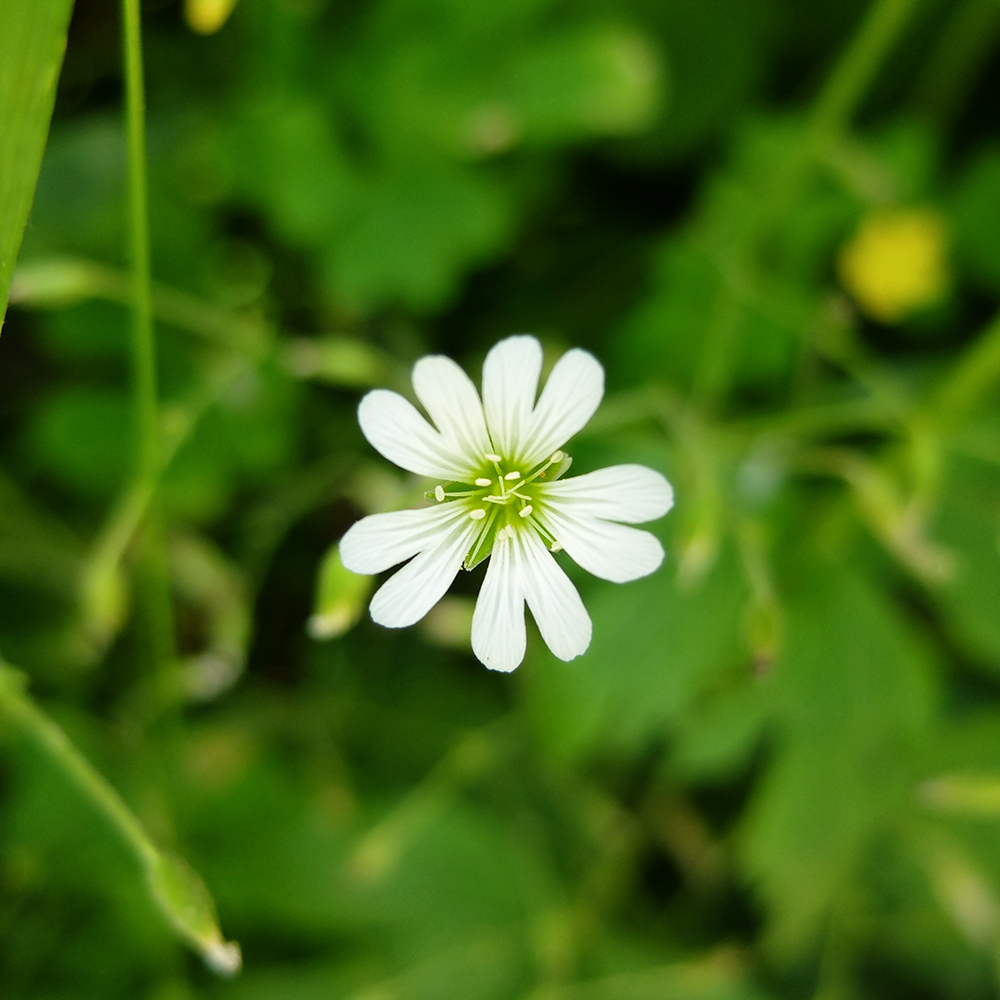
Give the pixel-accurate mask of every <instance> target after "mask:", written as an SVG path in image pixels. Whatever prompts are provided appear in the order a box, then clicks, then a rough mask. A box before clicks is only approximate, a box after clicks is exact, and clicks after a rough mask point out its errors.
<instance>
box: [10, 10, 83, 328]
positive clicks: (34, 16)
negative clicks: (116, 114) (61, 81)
mask: <svg viewBox="0 0 1000 1000" xmlns="http://www.w3.org/2000/svg"><path fill="white" fill-rule="evenodd" d="M72 9H73V3H72V0H33V2H32V3H24V2H23V0H0V25H3V30H2V31H0V136H3V141H2V142H0V327H2V324H3V315H4V313H5V312H6V311H7V295H8V294H9V292H10V282H11V278H12V276H13V274H14V262H15V261H16V260H17V252H18V250H19V249H20V246H21V237H22V236H23V234H24V227H25V224H26V223H27V221H28V212H29V211H30V209H31V199H32V196H33V195H34V191H35V183H36V181H37V180H38V171H39V168H40V167H41V163H42V152H43V151H44V149H45V137H46V135H47V134H48V130H49V119H50V118H51V116H52V105H53V103H54V101H55V96H56V81H57V80H58V78H59V68H60V67H61V66H62V59H63V52H64V50H65V48H66V29H67V26H68V24H69V15H70V11H71V10H72Z"/></svg>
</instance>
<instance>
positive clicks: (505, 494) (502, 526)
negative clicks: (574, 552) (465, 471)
mask: <svg viewBox="0 0 1000 1000" xmlns="http://www.w3.org/2000/svg"><path fill="white" fill-rule="evenodd" d="M569 461H570V459H569V456H567V455H566V453H565V452H563V451H557V452H556V453H555V454H554V455H552V457H551V458H550V459H549V460H548V461H547V462H543V463H542V464H541V465H539V466H538V467H536V468H533V469H529V470H524V469H523V468H518V467H517V463H513V462H510V461H508V460H506V459H504V458H503V457H502V456H500V455H495V454H486V455H484V456H483V466H482V468H481V469H480V470H479V475H478V476H476V477H475V479H473V481H472V482H471V483H470V484H468V485H465V484H461V483H451V484H448V486H445V485H438V486H435V487H434V492H433V493H432V494H428V495H427V498H428V499H431V498H432V497H433V499H434V500H436V501H437V502H438V503H444V502H445V501H449V500H457V501H461V502H462V503H463V504H464V506H465V508H466V510H467V511H468V516H469V519H470V520H472V521H475V522H477V523H479V524H480V525H481V528H480V530H479V531H478V532H477V534H476V541H475V544H474V546H473V548H472V550H471V552H470V553H469V554H468V556H467V558H466V560H465V566H466V568H467V569H471V568H472V566H474V565H476V564H477V563H478V562H481V561H482V560H483V559H484V558H486V556H487V555H489V553H490V552H491V551H492V549H493V544H494V542H495V541H496V540H497V539H500V538H505V537H509V536H512V535H513V534H514V532H515V530H517V529H519V528H521V527H526V526H527V525H529V524H530V525H531V526H532V528H534V530H535V531H537V532H538V533H539V534H541V535H542V537H543V538H544V539H545V540H546V542H547V543H549V544H550V547H551V548H552V549H553V551H556V550H557V549H558V548H559V546H558V543H556V541H555V539H553V538H551V537H550V535H549V532H548V531H546V530H545V529H544V528H543V527H542V525H541V524H540V523H539V522H538V520H537V511H536V508H537V505H538V492H539V491H538V487H539V486H540V485H541V481H545V480H546V479H548V480H549V481H551V480H552V479H555V478H557V477H558V476H559V475H560V474H561V473H562V472H564V471H565V470H566V469H567V468H568V467H569ZM553 467H555V468H553Z"/></svg>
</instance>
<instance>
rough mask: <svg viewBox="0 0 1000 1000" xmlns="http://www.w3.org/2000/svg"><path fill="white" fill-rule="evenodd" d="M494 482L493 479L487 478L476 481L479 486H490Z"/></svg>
mask: <svg viewBox="0 0 1000 1000" xmlns="http://www.w3.org/2000/svg"><path fill="white" fill-rule="evenodd" d="M492 482H493V480H492V479H485V478H483V479H477V480H476V485H477V486H489V485H490V483H492Z"/></svg>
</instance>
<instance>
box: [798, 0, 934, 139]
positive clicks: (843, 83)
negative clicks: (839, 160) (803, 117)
mask: <svg viewBox="0 0 1000 1000" xmlns="http://www.w3.org/2000/svg"><path fill="white" fill-rule="evenodd" d="M918 2H919V0H875V2H874V3H873V4H872V5H871V6H870V7H869V8H868V13H867V14H866V16H865V19H864V21H863V22H862V23H861V27H860V28H859V29H858V31H857V33H856V34H855V35H854V37H853V38H852V39H851V43H850V45H848V47H847V50H846V51H845V52H844V54H843V56H841V58H840V61H839V62H838V63H837V65H836V66H835V67H834V70H833V72H832V73H831V74H830V76H829V77H828V78H827V81H826V84H825V86H824V87H823V90H822V91H821V92H820V95H819V97H818V98H817V101H816V104H815V105H814V107H813V112H812V122H811V138H812V146H813V150H814V152H821V151H823V150H826V149H829V147H830V146H831V145H833V144H834V143H835V142H836V141H837V139H838V138H839V136H840V134H841V133H842V132H843V131H844V130H845V129H846V128H847V125H848V123H849V122H850V120H851V118H852V116H853V115H854V113H855V111H856V110H857V108H858V105H859V104H860V102H861V99H862V98H863V97H864V95H865V92H866V91H867V89H868V87H869V86H870V85H871V82H872V80H873V79H874V77H875V74H876V73H877V72H878V69H879V67H880V66H881V64H882V62H883V60H884V59H885V57H886V56H887V55H888V53H889V49H890V48H891V47H892V45H893V44H894V43H895V41H896V39H897V38H898V37H899V34H900V32H901V31H902V29H903V27H904V25H905V24H906V21H907V18H908V17H909V15H910V14H911V12H912V11H913V8H914V7H915V6H916V4H917V3H918Z"/></svg>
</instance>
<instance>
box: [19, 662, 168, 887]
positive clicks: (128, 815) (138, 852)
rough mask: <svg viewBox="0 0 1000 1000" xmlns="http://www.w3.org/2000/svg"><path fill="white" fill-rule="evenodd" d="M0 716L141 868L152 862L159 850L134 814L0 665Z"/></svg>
mask: <svg viewBox="0 0 1000 1000" xmlns="http://www.w3.org/2000/svg"><path fill="white" fill-rule="evenodd" d="M0 716H3V717H6V718H7V719H9V720H10V721H11V722H12V723H14V725H15V726H16V727H17V728H18V729H20V730H21V731H22V732H24V733H25V734H26V735H28V736H30V737H31V739H32V740H33V742H35V743H36V744H37V745H38V746H39V747H41V748H42V750H44V751H45V753H46V755H47V756H48V757H49V758H50V759H51V760H52V761H53V762H54V763H55V764H56V765H57V766H58V767H59V769H60V770H61V771H62V772H63V774H65V775H66V776H67V777H68V778H69V779H70V780H71V781H72V782H73V784H74V785H76V787H77V788H78V789H79V790H80V792H81V793H82V794H83V796H84V798H86V799H88V800H89V801H90V802H92V803H93V804H94V805H95V806H96V807H97V809H98V810H99V811H100V812H101V813H102V814H103V815H104V816H105V818H107V819H108V820H109V821H110V822H111V825H112V826H113V827H114V828H115V830H117V831H118V833H119V834H121V837H122V839H123V840H124V841H125V843H126V844H127V845H128V847H129V849H130V850H131V851H132V853H133V854H134V855H135V857H136V859H137V860H138V862H139V863H140V865H142V867H143V869H145V868H147V867H148V866H149V865H151V864H153V863H154V862H155V861H156V858H157V857H158V855H159V851H158V850H157V849H156V846H155V845H154V844H153V842H152V841H151V840H150V839H149V837H148V835H147V834H146V831H145V830H143V828H142V824H141V823H140V822H139V820H138V819H136V817H135V814H134V813H133V812H132V811H131V810H130V809H129V807H128V806H127V805H125V803H124V802H123V801H122V798H121V796H120V795H119V794H118V793H117V792H116V791H115V790H114V789H113V788H112V787H111V785H110V784H109V783H108V782H107V780H106V779H105V778H104V777H103V776H102V775H101V774H99V773H98V772H97V771H96V770H94V768H93V766H92V765H91V764H90V762H89V761H88V760H87V759H86V758H85V757H84V756H83V754H81V753H80V751H79V750H77V749H76V747H75V746H73V744H72V743H70V741H69V739H68V738H67V736H66V734H65V733H64V732H63V731H62V729H60V728H59V726H57V725H56V724H55V723H54V722H53V721H52V720H51V719H50V718H49V717H48V716H47V715H46V714H45V713H44V712H42V710H41V709H40V708H39V707H38V706H37V705H36V704H35V703H34V702H33V701H32V700H31V699H30V698H29V697H28V695H27V693H26V692H25V690H24V683H23V680H22V678H21V676H20V675H19V674H17V673H16V672H15V671H14V670H12V669H11V668H9V667H5V666H3V665H0Z"/></svg>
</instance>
